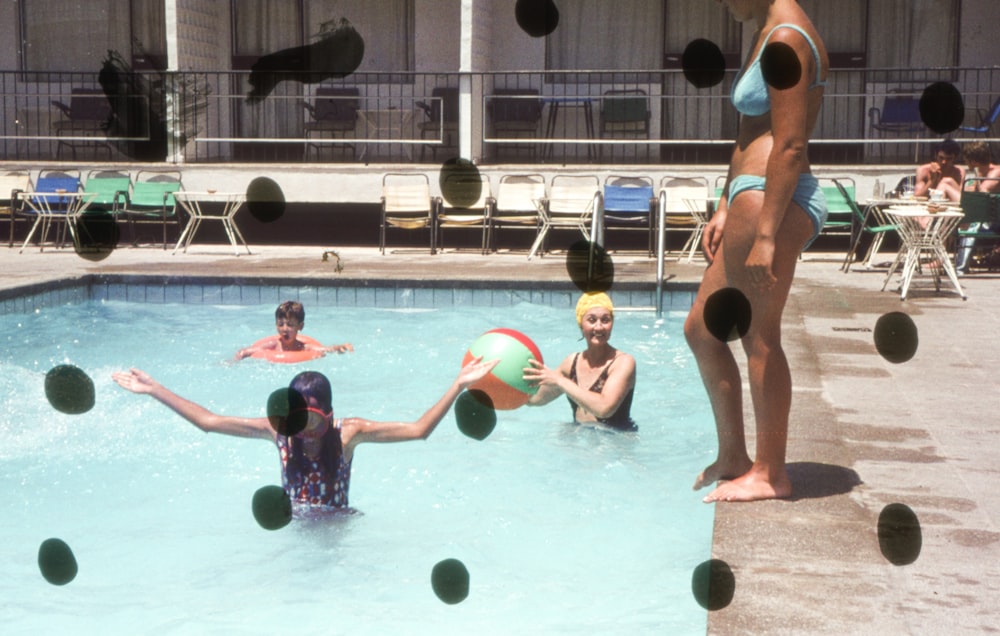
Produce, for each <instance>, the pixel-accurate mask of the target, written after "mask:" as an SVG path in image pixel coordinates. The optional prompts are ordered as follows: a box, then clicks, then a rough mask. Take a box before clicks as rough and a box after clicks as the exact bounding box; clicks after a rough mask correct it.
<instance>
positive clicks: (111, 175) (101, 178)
mask: <svg viewBox="0 0 1000 636" xmlns="http://www.w3.org/2000/svg"><path fill="white" fill-rule="evenodd" d="M131 186H132V177H130V176H129V175H128V173H127V172H120V171H118V170H91V171H90V172H89V173H88V174H87V179H86V181H84V183H83V191H84V192H90V193H92V194H93V195H94V196H93V198H92V199H91V200H90V206H89V207H88V208H87V209H88V210H94V211H97V210H100V211H104V212H111V213H112V214H117V213H118V209H119V208H120V207H122V206H124V205H125V202H126V200H127V199H128V193H129V188H130V187H131Z"/></svg>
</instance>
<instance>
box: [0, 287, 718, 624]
mask: <svg viewBox="0 0 1000 636" xmlns="http://www.w3.org/2000/svg"><path fill="white" fill-rule="evenodd" d="M306 311H307V316H306V329H305V331H304V333H307V334H309V335H312V336H314V337H317V338H319V339H320V340H322V341H324V342H337V343H339V342H345V341H347V342H352V343H353V344H354V345H355V347H356V352H355V353H353V354H346V355H341V356H331V357H327V358H324V359H321V360H318V361H314V362H312V363H305V364H302V365H294V366H288V365H270V364H267V363H264V362H260V361H252V360H246V361H242V362H239V363H235V364H232V363H229V362H228V360H229V358H230V357H231V356H232V354H233V353H234V352H235V351H236V349H238V348H239V347H240V346H243V345H246V344H248V343H250V342H252V341H254V340H256V339H257V338H259V337H261V336H262V335H265V334H266V333H269V332H271V331H272V326H273V306H271V305H260V306H253V307H246V306H224V305H197V306H195V305H184V304H171V303H165V304H141V303H128V302H118V301H103V302H95V301H87V302H82V303H74V304H69V305H66V306H61V307H53V308H46V309H40V310H38V311H37V312H33V313H27V314H24V313H11V314H9V315H6V316H0V329H2V332H0V333H2V334H3V336H2V337H3V338H4V341H5V346H4V348H3V350H2V353H0V387H2V388H0V395H2V396H3V400H4V410H3V416H2V418H0V432H2V435H3V438H4V444H3V445H0V484H2V486H0V488H2V494H3V496H2V498H0V514H2V516H3V518H4V519H5V520H6V523H5V524H4V529H3V531H2V532H0V542H2V545H0V562H2V563H3V568H4V575H3V577H0V594H2V597H3V599H4V601H3V606H2V607H3V609H2V610H0V621H2V623H3V625H4V631H5V633H30V634H36V633H102V634H107V633H135V632H136V631H140V632H142V633H171V634H174V633H182V634H187V633H190V634H202V633H238V634H242V633H260V634H272V633H278V632H283V631H287V630H288V629H289V628H291V629H295V630H296V631H300V632H301V633H350V634H363V633H372V634H384V633H408V634H409V633H416V634H422V633H436V634H445V633H471V632H473V631H474V632H476V633H485V634H494V633H495V634H509V633H512V632H515V631H516V632H522V633H546V634H551V633H570V634H577V633H598V632H605V633H649V632H655V633H668V634H693V633H704V632H705V627H706V613H705V611H704V610H703V609H702V608H701V607H700V606H699V605H698V604H697V603H696V602H695V600H694V599H693V597H692V593H691V572H692V570H693V569H694V568H695V567H696V566H697V565H698V564H699V563H701V562H703V561H705V560H706V559H708V558H709V556H710V549H711V536H712V521H713V511H712V507H711V506H706V505H704V504H702V503H701V502H700V498H699V496H698V495H696V494H695V493H692V492H691V490H690V484H691V483H692V481H693V478H694V476H695V475H696V474H697V472H698V471H700V470H701V468H703V467H704V466H705V465H706V464H707V463H709V462H710V461H711V459H712V455H713V453H714V449H715V440H714V433H713V430H714V429H713V426H712V424H711V414H710V409H709V406H708V401H707V399H706V398H705V396H704V391H703V389H702V388H701V385H700V381H699V380H698V376H697V369H696V367H695V364H694V361H693V359H692V357H691V355H690V353H689V351H688V349H687V347H686V345H685V343H684V340H683V336H682V334H681V322H682V316H681V315H680V314H670V315H668V316H666V317H665V318H664V319H663V320H657V319H656V318H655V317H654V315H653V314H652V313H648V312H620V313H619V314H618V315H617V316H616V326H615V333H614V337H613V338H612V342H613V343H614V344H616V345H617V346H618V347H620V348H622V349H623V350H626V351H628V352H630V353H632V354H633V355H634V356H635V357H636V360H637V366H638V389H637V392H636V400H635V404H634V406H633V415H634V417H635V419H636V422H637V424H638V425H639V432H638V433H636V434H622V433H611V432H606V431H602V430H597V429H591V428H583V427H577V426H574V425H572V424H569V423H568V422H569V420H570V417H571V416H570V409H569V406H568V405H567V404H566V402H565V400H560V401H558V402H556V403H553V404H551V405H549V406H546V407H543V408H530V409H529V408H523V409H519V410H517V411H512V412H501V413H500V414H499V418H498V424H497V427H496V429H495V430H494V431H493V433H492V434H491V435H490V436H489V437H488V438H487V439H485V440H484V441H476V440H473V439H471V438H469V437H466V436H464V435H463V434H462V433H461V432H459V430H458V428H457V427H456V425H455V419H454V417H453V416H452V415H449V416H447V417H446V418H445V420H444V421H443V422H442V423H441V425H440V426H439V428H438V429H437V431H435V433H434V434H433V435H432V436H431V437H430V439H429V440H427V441H425V442H411V443H406V444H389V445H365V446H362V447H361V448H359V449H358V451H357V452H356V455H355V460H354V467H353V468H354V470H353V477H352V485H351V493H350V496H351V504H352V507H353V508H354V509H355V510H356V511H357V513H355V514H351V515H337V516H336V517H334V518H327V519H315V520H309V519H299V520H296V521H294V522H293V523H292V524H290V525H288V526H286V527H285V528H283V529H281V530H278V531H273V532H272V531H266V530H264V529H262V528H261V527H260V526H258V525H257V523H256V522H255V521H254V519H253V516H252V514H251V509H250V500H251V497H252V496H253V494H254V492H255V491H256V490H257V489H258V488H260V487H262V486H266V485H270V484H280V473H279V462H278V455H277V452H276V450H275V448H274V447H273V446H272V445H270V444H268V443H265V442H262V441H260V440H242V439H235V438H229V437H224V436H207V435H204V434H202V433H200V432H199V431H198V430H197V429H195V428H194V427H193V426H191V425H190V424H187V423H186V422H184V421H183V420H181V419H180V418H179V417H177V416H176V415H174V414H173V413H171V412H170V411H169V410H167V409H166V408H165V407H163V406H162V405H159V404H158V403H156V402H155V401H153V400H151V399H149V398H148V397H144V396H136V395H133V394H131V393H128V392H126V391H124V390H122V389H120V388H118V387H117V386H116V385H114V384H113V382H112V381H111V379H110V375H111V373H112V372H113V371H115V370H119V369H124V368H127V367H129V366H136V367H139V368H141V369H143V370H145V371H147V372H149V373H150V374H151V375H153V377H155V378H156V379H158V380H160V381H161V382H163V383H164V384H165V385H166V386H168V387H171V388H174V389H176V390H177V391H178V392H179V393H181V394H182V395H185V396H186V397H189V398H191V399H193V400H195V401H197V402H200V403H202V404H205V405H206V406H208V407H209V408H211V409H213V410H217V411H222V412H226V413H238V414H247V415H257V414H263V413H264V402H265V400H266V397H267V395H268V394H269V393H270V392H271V391H272V390H273V389H276V388H278V387H281V386H285V385H286V384H287V382H288V380H289V379H290V378H291V377H292V375H294V374H295V373H296V372H298V371H301V370H304V369H306V368H313V369H316V370H319V371H322V372H324V373H326V374H327V375H328V376H329V377H330V379H331V381H332V383H333V387H334V407H335V409H336V411H337V414H338V415H339V416H350V415H358V416H364V417H368V418H371V419H380V418H385V419H397V418H399V419H409V418H415V417H417V416H418V415H420V413H422V412H423V410H424V409H426V408H427V407H428V406H430V404H431V403H432V402H433V401H434V400H436V399H437V398H438V397H439V396H440V394H441V393H442V392H443V391H444V389H445V388H446V387H447V385H448V384H449V383H450V382H451V380H452V379H453V378H454V375H455V374H456V372H457V369H458V366H459V363H460V361H461V358H462V355H463V354H464V352H465V349H466V347H467V346H468V344H469V343H471V341H472V340H473V339H474V338H475V337H476V336H478V335H479V334H481V333H482V332H484V331H486V330H487V329H491V328H494V327H497V326H505V327H511V328H515V329H518V330H521V331H523V332H525V333H527V334H528V335H529V336H531V337H532V338H533V339H534V340H535V341H536V342H537V343H538V344H539V346H540V348H541V350H542V352H543V355H544V356H545V358H546V361H547V362H548V363H550V364H552V365H554V364H556V363H558V361H559V360H561V359H562V358H563V357H564V356H565V355H567V354H568V353H570V352H572V351H575V350H578V349H579V348H580V346H581V344H582V343H580V342H579V341H578V332H577V330H576V328H575V327H574V325H573V314H572V311H571V310H568V309H558V308H553V307H548V306H541V305H536V304H530V303H519V304H516V305H514V306H512V307H509V308H503V309H498V308H493V307H474V308H465V307H456V308H448V309H378V308H370V307H368V308H366V307H349V308H311V307H310V305H309V304H308V303H307V304H306ZM63 363H68V364H73V365H76V366H78V367H80V368H81V369H83V370H84V371H85V372H86V373H87V374H88V375H89V376H90V377H91V378H92V379H93V381H94V383H95V385H96V405H95V406H94V408H93V409H92V410H91V411H89V412H87V413H85V414H82V415H75V416H73V415H64V414H62V413H59V412H57V411H55V410H53V409H52V407H51V406H50V405H49V404H48V402H47V401H46V398H45V395H44V390H43V381H44V375H45V373H46V372H47V371H48V370H49V369H51V368H52V367H53V366H56V365H58V364H63ZM49 537H59V538H61V539H62V540H64V541H66V542H67V543H68V544H69V546H70V547H71V548H72V550H73V552H74V554H75V556H76V559H77V562H78V563H79V574H78V575H77V576H76V578H75V579H74V580H73V581H72V582H70V583H69V584H67V585H65V586H61V587H59V586H53V585H50V584H49V583H47V582H46V581H45V580H44V579H43V578H42V576H41V575H40V573H39V568H38V565H37V553H38V548H39V545H40V544H41V542H42V541H44V540H45V539H47V538H49ZM447 558H455V559H458V560H460V561H462V563H464V565H465V566H466V567H467V568H468V570H469V572H470V576H471V587H470V593H469V596H468V598H467V599H465V600H464V601H463V602H462V603H459V604H456V605H448V604H445V603H442V602H441V601H440V600H438V598H437V597H436V596H435V595H434V593H433V591H432V589H431V585H430V573H431V570H432V568H433V566H434V564H436V563H437V562H439V561H441V560H443V559H447Z"/></svg>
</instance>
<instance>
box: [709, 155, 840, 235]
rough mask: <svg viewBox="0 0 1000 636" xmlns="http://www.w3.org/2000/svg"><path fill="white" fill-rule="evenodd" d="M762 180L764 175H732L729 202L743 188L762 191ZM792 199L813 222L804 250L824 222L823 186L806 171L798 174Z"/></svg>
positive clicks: (824, 200) (820, 229)
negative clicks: (811, 233) (810, 235)
mask: <svg viewBox="0 0 1000 636" xmlns="http://www.w3.org/2000/svg"><path fill="white" fill-rule="evenodd" d="M764 182H765V179H764V177H758V176H757V175H752V174H741V175H737V176H735V177H733V179H732V181H730V182H729V199H728V201H729V204H730V205H732V203H733V199H735V198H736V195H737V194H739V193H740V192H743V191H745V190H760V191H761V192H763V191H764ZM792 201H795V202H796V203H798V204H799V206H800V207H801V208H802V209H803V210H805V212H806V214H807V215H808V216H809V220H810V221H812V224H813V235H812V237H811V238H810V239H809V240H808V241H806V244H805V246H804V247H803V248H802V249H803V251H804V250H805V249H806V248H808V247H809V246H810V245H812V242H813V241H815V240H816V237H817V236H819V233H820V232H821V231H822V230H823V224H824V223H826V215H827V209H826V197H825V196H824V195H823V188H821V187H820V185H819V180H818V179H816V177H815V176H813V175H812V174H810V173H808V172H803V173H802V174H800V175H799V183H798V185H796V186H795V192H794V193H793V194H792Z"/></svg>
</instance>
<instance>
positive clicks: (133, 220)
mask: <svg viewBox="0 0 1000 636" xmlns="http://www.w3.org/2000/svg"><path fill="white" fill-rule="evenodd" d="M181 188H182V184H181V173H180V172H179V171H176V170H140V171H139V172H138V173H136V175H135V179H134V180H133V181H132V186H131V188H130V189H129V193H128V197H127V198H126V200H125V203H124V204H123V205H122V206H121V207H119V208H118V215H119V218H124V219H125V220H126V222H127V223H128V226H129V231H130V234H131V237H132V244H133V245H134V246H137V245H138V244H139V237H138V236H137V235H136V226H137V225H160V226H161V227H162V228H163V242H162V245H163V249H164V250H166V249H167V224H168V223H173V224H174V225H175V226H176V227H177V228H178V230H179V229H180V219H179V218H178V214H177V201H176V200H175V199H174V193H175V192H177V191H178V190H180V189H181Z"/></svg>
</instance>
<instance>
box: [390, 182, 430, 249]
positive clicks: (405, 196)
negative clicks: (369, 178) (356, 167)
mask: <svg viewBox="0 0 1000 636" xmlns="http://www.w3.org/2000/svg"><path fill="white" fill-rule="evenodd" d="M437 206H438V200H437V199H436V198H435V197H432V196H431V186H430V180H429V179H428V178H427V175H426V174H423V173H417V172H409V173H392V172H390V173H387V174H385V175H384V176H383V177H382V215H381V222H380V223H379V237H378V249H379V252H380V253H382V254H385V246H386V238H387V237H386V235H387V234H388V231H389V230H390V229H392V228H395V229H399V230H424V229H426V230H427V233H428V234H429V235H430V248H431V254H435V253H436V252H437V243H436V240H435V239H436V237H435V231H434V222H435V217H436V215H437Z"/></svg>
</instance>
